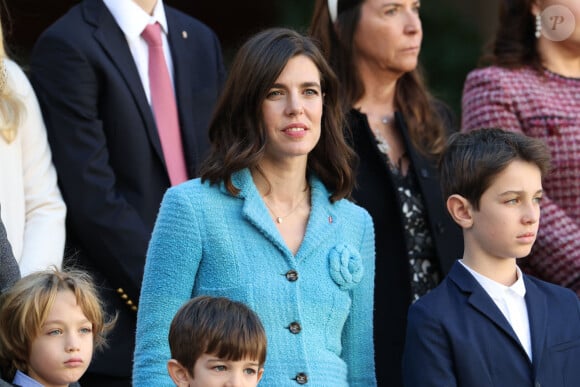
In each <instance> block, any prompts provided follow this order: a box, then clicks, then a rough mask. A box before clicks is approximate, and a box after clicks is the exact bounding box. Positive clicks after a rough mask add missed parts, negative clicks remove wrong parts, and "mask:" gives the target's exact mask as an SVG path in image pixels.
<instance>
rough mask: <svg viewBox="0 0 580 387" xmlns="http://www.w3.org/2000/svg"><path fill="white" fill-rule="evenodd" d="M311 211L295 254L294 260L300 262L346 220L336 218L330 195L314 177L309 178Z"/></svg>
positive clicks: (312, 252)
mask: <svg viewBox="0 0 580 387" xmlns="http://www.w3.org/2000/svg"><path fill="white" fill-rule="evenodd" d="M310 192H311V197H310V199H311V210H310V217H309V218H308V224H307V225H306V232H305V234H304V239H303V240H302V244H301V245H300V249H299V250H298V253H297V254H296V260H297V261H301V260H303V259H306V257H308V256H311V255H313V254H314V252H315V251H316V250H317V248H318V247H319V246H320V244H322V243H323V242H325V241H326V240H328V238H329V237H330V234H331V233H332V231H333V230H334V229H335V228H336V227H339V225H340V224H341V223H346V222H348V219H344V218H340V217H339V216H337V214H336V211H335V208H334V206H333V205H331V203H330V200H329V196H330V193H329V192H328V190H327V189H326V187H325V186H324V184H323V183H322V181H320V180H319V179H318V177H316V176H312V177H311V178H310Z"/></svg>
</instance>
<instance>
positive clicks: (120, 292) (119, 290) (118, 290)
mask: <svg viewBox="0 0 580 387" xmlns="http://www.w3.org/2000/svg"><path fill="white" fill-rule="evenodd" d="M117 293H119V294H123V293H125V291H124V290H123V288H119V289H117Z"/></svg>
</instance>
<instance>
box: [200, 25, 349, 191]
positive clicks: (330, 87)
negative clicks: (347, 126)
mask: <svg viewBox="0 0 580 387" xmlns="http://www.w3.org/2000/svg"><path fill="white" fill-rule="evenodd" d="M297 55H304V56H306V57H308V58H309V59H311V60H312V62H313V63H314V64H315V65H316V67H317V68H318V71H319V72H320V84H321V87H322V93H324V102H323V112H322V125H321V128H322V130H321V134H320V140H319V141H318V143H317V144H316V146H315V147H314V149H313V150H312V151H311V152H310V154H309V155H308V162H307V169H308V172H313V173H315V174H316V175H317V176H318V177H319V178H320V179H321V180H322V182H323V183H324V185H325V186H326V188H327V189H328V190H329V191H331V192H332V195H331V197H330V200H331V201H336V200H339V199H342V198H349V197H350V194H351V191H352V189H353V186H354V175H353V167H354V163H355V160H356V158H355V157H356V156H355V154H354V151H353V150H352V149H351V148H350V147H349V146H348V145H347V143H346V141H345V139H344V136H343V132H342V128H343V127H344V118H343V112H342V109H341V105H340V102H339V97H338V80H337V78H336V76H335V75H334V72H333V71H332V68H331V67H330V66H329V65H328V63H327V62H326V60H325V59H324V56H323V55H322V54H321V52H320V50H319V49H318V47H317V46H316V44H315V43H314V42H313V41H312V40H311V39H310V38H309V37H306V36H304V35H302V34H300V33H298V32H296V31H294V30H291V29H286V28H272V29H267V30H265V31H262V32H260V33H258V34H256V35H254V36H253V37H252V38H250V39H249V40H248V41H247V42H246V43H245V44H244V45H243V46H242V47H241V48H240V50H239V51H238V52H237V54H236V56H235V58H234V61H233V63H232V65H231V71H230V74H229V77H228V79H227V81H226V84H225V86H224V91H223V93H222V95H221V96H220V99H219V101H218V104H217V108H216V111H215V112H214V115H213V118H212V121H211V124H210V127H209V139H210V144H211V149H210V154H209V156H208V157H207V158H206V160H205V161H204V162H203V164H202V166H201V169H200V174H201V179H202V181H205V180H208V181H209V182H210V184H216V183H219V182H224V183H225V186H226V188H227V189H228V191H229V192H230V193H231V194H232V195H237V194H238V193H239V189H238V188H237V187H234V185H233V183H232V180H231V176H232V174H233V173H234V172H236V171H239V170H241V169H244V168H250V169H251V168H258V163H259V162H260V160H261V159H262V157H263V156H264V150H265V144H266V128H265V126H264V124H263V117H262V103H263V101H264V100H265V98H266V95H267V93H268V91H269V90H270V88H271V87H272V85H273V84H274V82H275V81H276V79H277V78H278V76H279V75H280V73H282V71H283V70H284V67H285V66H286V64H287V63H288V61H289V60H290V59H291V58H294V57H295V56H297Z"/></svg>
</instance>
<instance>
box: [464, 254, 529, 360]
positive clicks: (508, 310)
mask: <svg viewBox="0 0 580 387" xmlns="http://www.w3.org/2000/svg"><path fill="white" fill-rule="evenodd" d="M459 262H460V263H461V264H462V265H463V267H465V268H466V269H467V271H468V272H469V273H470V274H471V275H472V276H473V278H475V280H476V281H477V282H478V283H479V284H480V285H481V287H482V288H483V290H485V292H486V293H487V294H488V295H489V296H490V297H491V299H492V300H493V302H494V303H495V305H496V306H497V307H498V308H499V310H500V311H501V313H502V314H503V315H504V317H505V318H506V320H507V321H508V322H509V324H510V326H511V327H512V329H513V330H514V332H515V334H516V335H517V337H518V339H519V340H520V344H521V345H522V347H523V348H524V350H525V351H526V353H527V354H528V357H529V358H530V359H532V341H531V335H530V322H529V318H528V307H527V305H526V300H525V295H526V284H525V283H524V276H523V274H522V271H521V270H520V268H519V267H518V266H516V274H517V280H516V282H515V283H513V284H512V285H510V286H506V285H504V284H500V283H499V282H496V281H494V280H492V279H490V278H488V277H486V276H484V275H482V274H480V273H478V272H476V271H475V270H473V269H472V268H470V267H469V266H467V265H466V264H465V263H463V260H461V259H460V260H459Z"/></svg>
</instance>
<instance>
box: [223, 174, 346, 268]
mask: <svg viewBox="0 0 580 387" xmlns="http://www.w3.org/2000/svg"><path fill="white" fill-rule="evenodd" d="M232 182H233V183H234V185H235V186H236V187H238V188H240V194H239V195H238V196H239V197H240V198H242V199H244V206H243V209H242V213H243V216H244V217H246V219H248V221H250V223H252V224H253V225H254V227H256V228H257V229H258V230H260V232H262V233H263V234H264V235H265V236H266V237H267V238H268V239H269V240H270V241H271V242H272V243H273V244H274V245H275V246H276V247H277V248H278V249H280V251H282V252H283V253H284V254H285V256H286V258H287V259H288V260H293V259H295V260H296V261H300V260H302V259H304V258H305V257H308V256H309V255H311V254H313V251H314V250H316V248H317V247H318V246H319V245H320V244H321V243H323V242H324V241H325V240H326V239H327V238H328V237H329V235H330V233H331V232H332V230H333V227H332V226H333V224H335V223H336V222H347V221H348V219H339V218H337V216H336V215H335V211H334V208H333V206H331V205H330V202H329V200H328V196H329V193H328V191H327V190H326V188H325V187H324V185H323V184H322V182H321V181H320V180H319V179H318V178H316V177H312V178H311V179H310V187H311V203H312V207H311V208H312V210H311V212H310V217H309V219H308V224H307V226H306V233H305V235H304V240H303V241H302V244H301V245H300V248H299V249H298V252H297V254H296V256H294V255H293V254H292V252H291V251H290V249H288V246H287V245H286V242H284V240H283V239H282V236H281V235H280V232H279V231H278V229H277V228H276V225H275V224H274V221H273V220H272V217H271V216H270V211H269V210H268V208H267V207H266V205H265V204H264V200H263V199H262V197H261V196H260V193H259V192H258V189H257V188H256V186H255V185H254V182H253V180H252V175H251V173H250V171H249V170H248V169H244V170H242V171H240V172H237V173H235V174H234V175H233V176H232ZM223 189H225V188H223ZM336 224H339V223H336ZM314 230H315V231H314Z"/></svg>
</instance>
